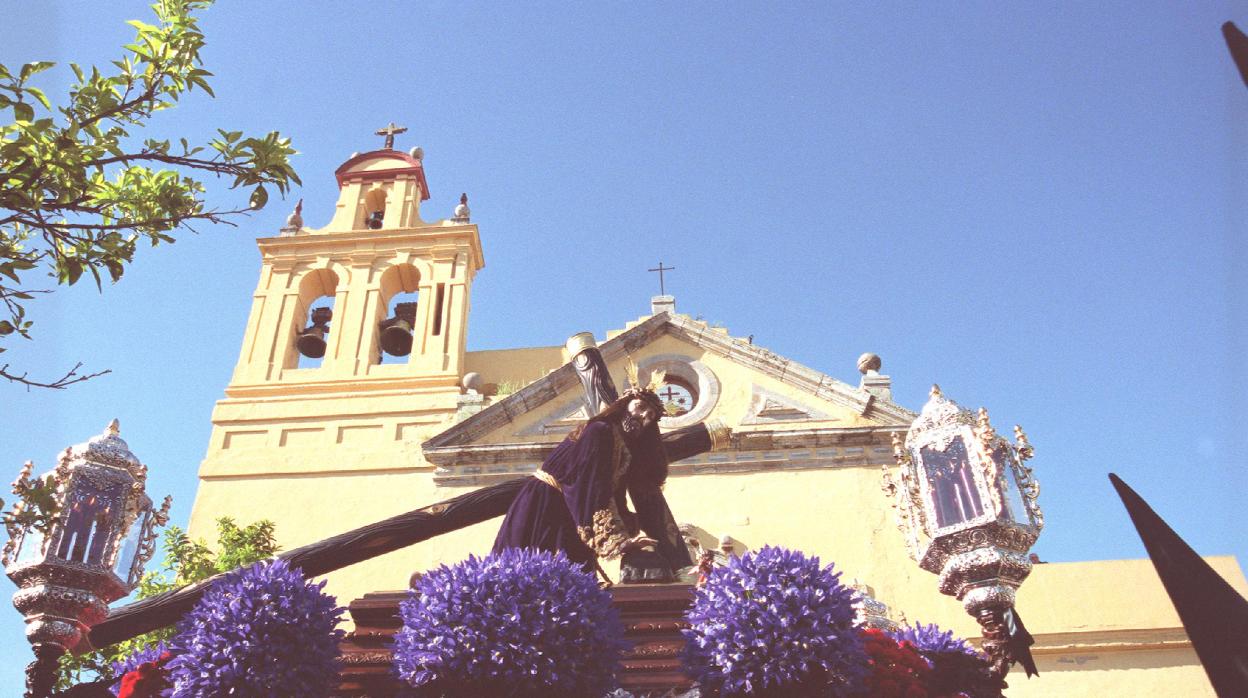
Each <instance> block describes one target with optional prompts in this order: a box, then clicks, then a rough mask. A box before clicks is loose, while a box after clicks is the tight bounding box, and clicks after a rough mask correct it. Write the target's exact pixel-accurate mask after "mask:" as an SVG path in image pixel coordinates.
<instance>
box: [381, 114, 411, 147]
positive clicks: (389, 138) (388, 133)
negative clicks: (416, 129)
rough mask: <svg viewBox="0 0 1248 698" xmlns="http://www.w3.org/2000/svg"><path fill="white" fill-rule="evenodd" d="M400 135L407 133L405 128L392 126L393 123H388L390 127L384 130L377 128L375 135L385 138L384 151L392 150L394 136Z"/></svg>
mask: <svg viewBox="0 0 1248 698" xmlns="http://www.w3.org/2000/svg"><path fill="white" fill-rule="evenodd" d="M400 133H407V127H406V126H395V124H394V122H393V121H391V122H390V125H389V126H386V127H385V128H379V129H377V135H378V136H385V137H386V146H385V147H386V149H387V150H394V137H395V135H396V134H400Z"/></svg>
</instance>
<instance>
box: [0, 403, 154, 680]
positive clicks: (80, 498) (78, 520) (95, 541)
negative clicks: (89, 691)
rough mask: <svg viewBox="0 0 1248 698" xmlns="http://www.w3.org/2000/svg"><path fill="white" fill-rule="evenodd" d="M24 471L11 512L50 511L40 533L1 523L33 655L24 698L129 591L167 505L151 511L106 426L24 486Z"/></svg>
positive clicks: (136, 468) (138, 470) (139, 479)
mask: <svg viewBox="0 0 1248 698" xmlns="http://www.w3.org/2000/svg"><path fill="white" fill-rule="evenodd" d="M32 468H33V465H32V464H31V463H30V462H27V463H26V465H25V467H24V468H23V469H22V472H21V475H20V476H19V477H18V479H17V481H16V482H14V483H13V491H14V493H15V494H18V495H19V496H21V497H22V500H21V501H19V502H17V503H16V504H15V506H14V510H15V511H16V512H18V513H20V512H21V511H22V510H23V509H25V510H27V511H31V510H33V507H35V506H40V507H42V508H45V509H50V510H51V511H52V512H54V513H53V515H52V516H51V517H50V518H49V519H48V521H47V525H46V526H41V525H37V524H33V523H30V522H29V521H28V522H26V523H23V522H22V521H21V520H20V519H19V518H18V517H16V516H15V517H12V518H11V520H9V521H6V526H7V527H8V529H9V531H8V532H9V542H8V544H7V545H6V546H5V548H4V551H3V563H4V566H5V573H6V574H8V575H9V578H10V579H12V580H13V582H14V583H15V584H17V586H18V590H17V592H16V593H15V594H14V595H13V605H14V606H16V607H17V610H19V611H21V612H22V614H23V615H24V616H25V617H26V639H27V640H29V641H30V643H31V646H32V648H33V650H34V652H35V661H33V662H31V664H30V666H29V667H27V669H26V689H27V696H43V695H46V694H47V693H48V692H49V690H50V689H51V682H52V678H53V672H54V670H55V669H56V665H57V660H58V658H59V657H60V655H61V654H64V653H65V652H66V651H79V650H85V649H90V648H89V647H88V646H86V644H85V641H86V636H87V631H88V630H89V629H90V628H91V626H92V625H94V624H95V623H98V622H99V621H101V620H103V619H104V617H105V616H106V615H107V614H108V604H109V603H111V602H113V601H116V600H117V599H119V598H121V597H123V596H125V595H127V594H129V593H130V591H131V590H133V589H134V587H135V585H137V584H138V582H139V578H140V576H141V575H142V573H143V566H144V565H145V564H146V563H147V561H148V560H149V559H150V558H151V556H152V552H153V550H154V549H155V542H156V535H157V534H156V528H157V527H158V526H162V525H164V524H165V523H166V522H167V521H168V519H169V505H170V502H171V498H170V497H165V501H164V504H163V505H162V506H161V508H160V509H159V510H153V508H152V500H151V499H150V498H149V497H148V496H147V494H146V493H145V492H144V483H145V482H146V480H147V467H146V466H144V465H143V464H142V463H140V462H139V459H138V458H136V457H135V456H134V454H133V453H131V452H130V449H129V447H128V446H127V445H126V442H125V441H122V440H121V437H120V436H118V424H117V420H115V419H114V420H113V422H112V423H111V424H109V425H108V428H107V429H105V430H104V433H102V434H100V435H99V436H96V437H95V438H93V439H91V440H90V441H87V442H86V443H83V444H78V445H77V446H73V447H71V448H67V449H65V452H64V453H63V454H62V455H61V458H60V460H59V462H57V464H56V468H55V469H54V470H53V471H52V472H50V473H47V474H46V475H44V476H42V477H40V478H38V479H36V480H34V481H32V480H31V478H30V472H31V470H32ZM40 490H43V491H44V492H49V491H50V492H51V493H52V494H51V496H50V498H51V499H52V500H53V504H52V506H49V505H48V502H46V501H44V502H37V501H34V498H33V497H32V496H31V494H32V493H34V492H38V491H40Z"/></svg>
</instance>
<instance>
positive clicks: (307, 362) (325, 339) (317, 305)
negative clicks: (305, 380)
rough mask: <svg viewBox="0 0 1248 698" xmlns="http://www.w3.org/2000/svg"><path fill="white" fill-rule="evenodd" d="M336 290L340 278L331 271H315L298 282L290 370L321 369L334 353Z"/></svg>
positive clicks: (290, 351) (287, 359)
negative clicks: (297, 299) (333, 332)
mask: <svg viewBox="0 0 1248 698" xmlns="http://www.w3.org/2000/svg"><path fill="white" fill-rule="evenodd" d="M337 289H338V275H337V274H335V273H334V272H333V271H331V270H329V269H313V270H312V271H309V272H308V273H307V274H305V275H304V276H303V278H302V279H300V280H299V303H298V305H297V307H296V310H297V312H296V313H295V323H294V327H292V328H291V342H290V349H289V350H288V351H287V353H286V367H287V368H320V367H321V364H322V363H323V362H324V360H325V356H326V355H329V354H332V353H333V352H332V346H333V341H332V334H331V333H332V331H333V330H332V327H333V321H334V300H335V294H336V293H337Z"/></svg>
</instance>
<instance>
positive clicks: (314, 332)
mask: <svg viewBox="0 0 1248 698" xmlns="http://www.w3.org/2000/svg"><path fill="white" fill-rule="evenodd" d="M333 318H334V311H333V310H331V309H329V308H317V309H315V310H313V311H312V324H311V325H308V326H307V327H306V328H305V329H304V330H303V331H302V332H300V333H299V338H298V339H296V340H295V348H296V349H298V350H299V353H300V354H303V355H304V356H306V357H308V358H309V359H319V358H321V357H323V356H325V335H327V334H329V327H328V325H329V321H330V320H332V319H333Z"/></svg>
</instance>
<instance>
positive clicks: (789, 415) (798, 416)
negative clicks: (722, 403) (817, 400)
mask: <svg viewBox="0 0 1248 698" xmlns="http://www.w3.org/2000/svg"><path fill="white" fill-rule="evenodd" d="M837 421H843V420H841V419H839V418H837V417H834V416H832V415H830V414H829V413H828V411H826V407H820V406H815V405H813V404H811V403H810V402H805V401H799V400H796V399H794V398H792V397H789V396H787V395H783V394H781V393H778V392H776V391H773V390H768V389H767V388H764V387H762V386H760V385H757V384H754V385H751V386H750V404H749V407H748V408H747V410H746V413H745V416H743V417H742V418H741V420H740V423H741V424H749V425H754V424H781V423H786V422H837Z"/></svg>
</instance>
